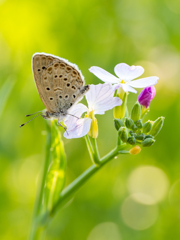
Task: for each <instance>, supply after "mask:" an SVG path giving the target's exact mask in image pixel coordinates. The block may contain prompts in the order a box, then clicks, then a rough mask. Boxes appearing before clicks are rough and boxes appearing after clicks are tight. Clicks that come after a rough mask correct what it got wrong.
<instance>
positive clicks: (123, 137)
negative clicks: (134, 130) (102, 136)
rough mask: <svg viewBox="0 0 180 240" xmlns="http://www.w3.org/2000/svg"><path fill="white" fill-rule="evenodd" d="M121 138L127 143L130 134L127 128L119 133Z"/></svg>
mask: <svg viewBox="0 0 180 240" xmlns="http://www.w3.org/2000/svg"><path fill="white" fill-rule="evenodd" d="M118 134H119V137H120V139H121V140H122V141H123V142H127V140H128V133H127V129H126V128H125V127H121V128H120V130H119V132H118Z"/></svg>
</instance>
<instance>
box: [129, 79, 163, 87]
mask: <svg viewBox="0 0 180 240" xmlns="http://www.w3.org/2000/svg"><path fill="white" fill-rule="evenodd" d="M158 79H159V78H158V77H156V76H153V77H147V78H141V79H138V80H134V81H132V82H129V83H128V84H129V85H130V86H131V87H135V88H144V87H149V86H154V85H155V84H156V83H157V81H158Z"/></svg>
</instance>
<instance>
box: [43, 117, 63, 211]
mask: <svg viewBox="0 0 180 240" xmlns="http://www.w3.org/2000/svg"><path fill="white" fill-rule="evenodd" d="M51 135H52V138H51V139H52V142H51V152H52V161H51V164H50V167H49V170H48V172H47V176H46V182H45V199H44V202H45V205H46V208H48V210H51V209H52V207H53V206H54V204H55V203H56V202H57V200H58V198H59V196H60V193H61V191H62V189H63V186H64V182H65V169H66V155H65V151H64V144H63V141H62V139H61V135H60V131H59V130H58V127H57V125H56V122H55V121H52V129H51Z"/></svg>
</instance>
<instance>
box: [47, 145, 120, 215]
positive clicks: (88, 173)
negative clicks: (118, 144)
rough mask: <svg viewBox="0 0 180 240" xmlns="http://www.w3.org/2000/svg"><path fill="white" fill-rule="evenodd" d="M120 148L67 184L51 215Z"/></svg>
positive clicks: (118, 149)
mask: <svg viewBox="0 0 180 240" xmlns="http://www.w3.org/2000/svg"><path fill="white" fill-rule="evenodd" d="M119 151H120V148H115V149H113V150H112V151H111V152H110V153H108V154H107V155H106V156H104V157H103V158H102V159H101V161H100V165H92V166H91V167H89V168H88V169H87V170H86V171H85V172H84V173H82V174H81V175H80V176H79V177H78V178H76V179H75V180H74V181H73V182H72V183H71V184H70V185H69V186H67V187H66V188H65V189H64V190H63V191H62V193H61V195H60V198H59V200H58V201H57V203H56V204H55V205H54V207H53V208H52V210H51V212H50V216H53V215H54V214H55V213H56V211H57V209H58V208H59V207H62V206H63V205H64V204H65V203H66V202H67V201H68V200H70V198H71V197H72V195H73V194H74V193H75V192H77V191H78V190H79V188H80V187H81V186H83V185H84V184H85V183H86V182H87V180H89V179H90V178H91V177H92V176H93V175H94V174H95V173H96V172H97V171H99V169H101V168H102V167H103V166H104V165H105V164H106V163H107V162H109V161H110V160H111V159H112V158H114V157H115V156H117V155H118V152H119Z"/></svg>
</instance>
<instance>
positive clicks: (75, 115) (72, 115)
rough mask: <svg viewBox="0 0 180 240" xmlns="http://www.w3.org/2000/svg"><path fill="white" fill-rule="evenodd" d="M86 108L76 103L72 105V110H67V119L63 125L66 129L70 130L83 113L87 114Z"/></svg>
mask: <svg viewBox="0 0 180 240" xmlns="http://www.w3.org/2000/svg"><path fill="white" fill-rule="evenodd" d="M87 111H88V109H87V107H86V106H85V105H84V104H82V103H78V104H76V105H74V106H73V107H72V108H70V109H69V111H68V114H67V117H66V118H65V120H64V124H65V125H66V127H67V128H69V129H72V128H74V126H75V125H76V122H77V120H78V119H79V118H80V117H81V115H82V114H83V113H84V112H87Z"/></svg>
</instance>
